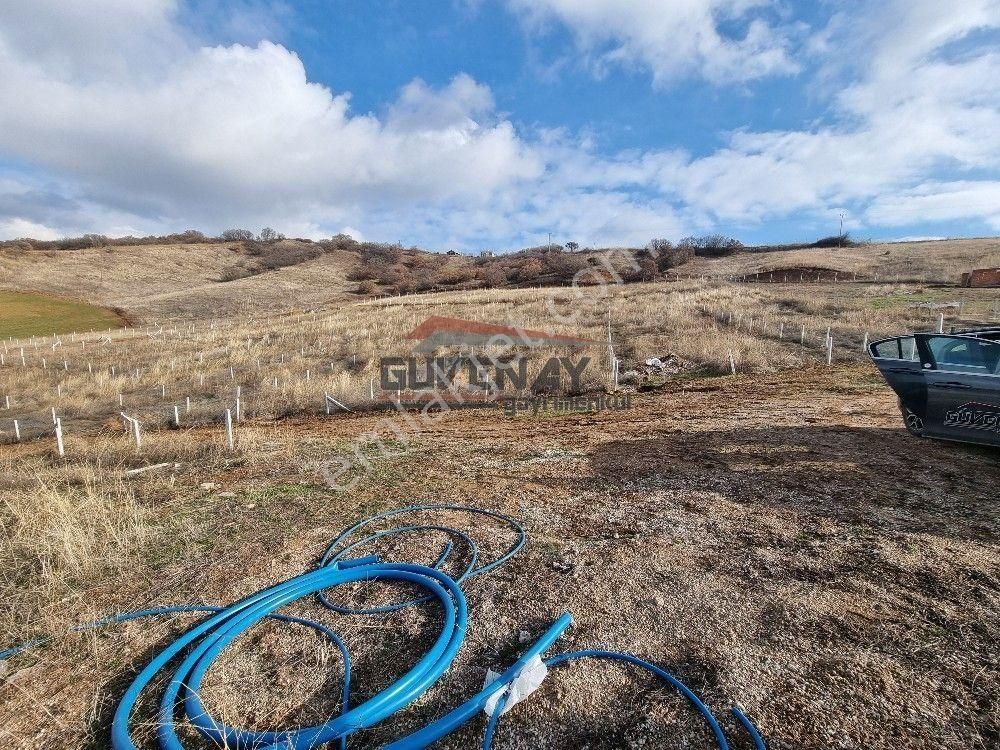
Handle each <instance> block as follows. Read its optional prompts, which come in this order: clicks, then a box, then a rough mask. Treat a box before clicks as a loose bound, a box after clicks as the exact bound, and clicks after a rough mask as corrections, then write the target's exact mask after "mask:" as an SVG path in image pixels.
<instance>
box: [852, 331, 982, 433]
mask: <svg viewBox="0 0 1000 750" xmlns="http://www.w3.org/2000/svg"><path fill="white" fill-rule="evenodd" d="M868 352H869V354H871V357H872V359H873V360H874V361H875V365H876V366H877V367H878V369H879V371H880V372H881V373H882V376H883V377H884V378H885V380H886V382H887V383H888V384H889V386H890V387H891V388H892V389H893V390H894V391H895V392H896V394H897V395H898V396H899V408H900V410H901V411H902V412H903V420H904V422H905V423H906V429H907V430H909V431H910V432H911V433H912V434H914V435H918V436H921V437H933V438H944V439H946V440H961V441H964V442H968V443H979V444H981V445H1000V327H998V328H982V329H978V330H969V331H958V332H957V333H951V334H944V333H916V334H911V335H909V336H896V337H895V338H891V339H884V340H882V341H876V342H874V343H872V344H870V345H869V347H868Z"/></svg>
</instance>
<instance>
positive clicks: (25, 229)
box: [0, 217, 62, 240]
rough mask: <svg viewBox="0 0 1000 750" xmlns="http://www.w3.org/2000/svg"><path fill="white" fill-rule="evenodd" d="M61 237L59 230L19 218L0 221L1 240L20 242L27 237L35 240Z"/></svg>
mask: <svg viewBox="0 0 1000 750" xmlns="http://www.w3.org/2000/svg"><path fill="white" fill-rule="evenodd" d="M61 236H62V235H61V233H60V232H59V231H58V230H56V229H52V228H51V227H47V226H45V225H44V224H38V223H36V222H34V221H28V220H27V219H21V218H19V217H11V218H8V219H0V240H19V239H22V238H25V237H30V238H31V239H35V240H55V239H59V237H61Z"/></svg>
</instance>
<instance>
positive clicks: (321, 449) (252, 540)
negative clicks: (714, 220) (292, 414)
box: [0, 366, 1000, 750]
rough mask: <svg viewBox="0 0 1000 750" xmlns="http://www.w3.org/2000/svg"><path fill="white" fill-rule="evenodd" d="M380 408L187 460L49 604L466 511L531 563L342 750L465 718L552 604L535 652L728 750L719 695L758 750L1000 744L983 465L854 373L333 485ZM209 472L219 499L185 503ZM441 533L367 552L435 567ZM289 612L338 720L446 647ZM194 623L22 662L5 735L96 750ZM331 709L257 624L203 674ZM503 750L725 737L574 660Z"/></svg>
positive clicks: (665, 404)
mask: <svg viewBox="0 0 1000 750" xmlns="http://www.w3.org/2000/svg"><path fill="white" fill-rule="evenodd" d="M380 418H381V417H379V416H374V415H355V416H340V417H332V418H326V419H308V420H306V419H303V420H299V421H295V420H292V421H284V422H281V423H280V425H279V424H276V425H274V426H273V427H271V428H267V429H265V430H264V432H263V437H262V438H260V439H259V441H258V443H257V445H256V448H255V451H254V456H253V458H252V459H241V460H234V461H232V462H231V463H230V464H229V465H227V466H225V467H222V468H221V470H220V469H219V468H218V467H213V468H212V472H213V473H212V474H211V475H209V474H208V469H207V467H205V466H200V465H199V464H198V463H197V461H191V462H186V463H184V464H183V466H182V467H181V468H180V469H178V470H177V471H176V473H175V475H174V476H172V477H171V478H170V481H169V483H168V482H166V481H162V482H160V483H159V484H157V485H155V487H156V489H155V490H153V489H151V490H149V491H148V492H147V494H146V496H145V497H144V498H143V499H144V502H145V503H147V504H148V505H149V506H150V508H151V509H152V512H153V513H155V516H156V517H157V518H158V519H160V524H161V526H162V530H163V532H164V533H163V534H161V535H160V536H158V537H156V538H155V540H153V541H150V542H149V545H150V547H151V549H149V550H146V551H145V553H144V555H143V556H142V562H141V564H139V563H137V565H136V566H135V567H134V568H132V569H130V570H128V571H126V572H123V573H122V574H119V575H115V576H110V577H109V578H108V580H106V581H104V582H103V583H102V584H100V585H97V586H94V587H92V588H90V589H89V590H87V591H82V592H79V594H78V595H77V596H76V597H74V598H73V599H72V600H67V601H65V602H63V603H62V604H61V607H62V609H63V610H66V611H67V614H66V617H67V618H68V619H69V621H73V620H74V619H76V620H85V619H87V616H90V615H93V614H97V613H100V612H110V611H116V610H118V611H120V610H128V609H133V608H137V607H139V606H146V605H150V604H166V603H177V602H192V601H200V602H207V603H227V602H229V601H232V600H234V599H236V598H238V597H240V596H243V595H245V594H248V593H250V592H252V591H255V590H257V589H260V588H262V587H263V586H265V585H267V584H269V583H273V582H277V581H279V580H282V579H283V578H286V577H289V576H291V575H294V574H295V573H297V572H300V571H302V570H304V569H307V568H309V567H310V566H312V565H313V564H315V561H316V558H317V556H318V555H319V554H320V553H321V552H322V549H323V547H324V546H325V544H326V542H327V541H328V540H329V539H330V538H332V537H333V536H335V534H336V533H337V531H339V530H340V529H341V528H343V527H344V526H346V525H348V524H349V523H351V522H353V521H355V520H359V519H360V518H363V517H365V516H367V515H369V514H371V513H375V512H379V511H381V510H386V509H390V508H394V507H401V506H405V505H410V504H414V503H462V504H472V505H476V506H480V507H483V508H488V509H492V510H496V511H499V512H502V513H506V514H509V515H510V516H513V517H515V518H517V519H518V520H520V521H521V522H522V523H523V524H524V525H525V527H526V529H527V532H528V536H529V542H528V545H527V547H526V548H525V550H524V551H523V552H522V553H521V554H519V555H518V556H517V557H515V558H514V559H513V560H512V561H511V562H509V563H508V564H507V565H505V566H503V567H502V568H500V569H499V570H497V571H496V572H494V573H492V574H490V575H488V576H485V577H482V578H477V579H473V580H472V581H470V582H469V583H468V585H467V586H466V587H465V588H466V591H467V594H468V597H469V603H470V610H471V627H470V630H469V636H468V638H467V640H466V643H465V646H464V647H463V650H462V652H461V654H460V656H459V659H458V660H457V661H456V663H455V665H454V666H453V668H452V670H451V671H450V672H449V673H448V675H446V677H445V678H444V679H443V680H442V681H441V682H440V683H439V684H438V685H437V686H436V687H435V688H434V689H433V690H432V691H431V692H429V693H428V694H427V696H425V698H424V699H422V700H421V701H420V702H419V703H418V704H417V705H415V706H414V707H412V708H411V709H409V710H408V711H406V712H404V713H403V714H402V715H400V716H398V717H396V718H393V719H392V720H391V721H389V722H387V723H385V724H384V725H381V726H379V727H377V728H376V729H374V730H372V731H369V732H367V733H363V734H360V735H356V736H355V737H354V738H352V740H351V742H350V743H349V745H348V746H349V747H351V748H356V749H358V750H361V749H362V748H374V747H378V746H380V745H381V744H382V743H383V742H384V741H386V740H388V739H391V738H393V737H397V736H400V735H401V734H403V733H404V732H405V731H406V730H407V729H411V728H413V727H415V726H417V725H419V724H421V723H424V722H426V721H427V720H428V719H430V718H433V717H434V716H438V715H440V714H441V713H443V712H444V711H445V710H446V709H447V708H450V707H453V706H455V705H457V704H458V703H459V702H461V700H462V699H463V698H464V697H466V696H469V695H471V694H472V693H473V692H475V691H476V690H477V689H478V688H479V687H481V685H482V680H483V675H484V671H485V669H486V668H488V667H491V666H492V667H505V666H506V665H507V664H509V663H510V661H512V660H513V659H514V658H516V656H517V654H518V653H519V652H520V651H521V650H523V648H524V645H523V644H522V643H521V641H524V640H526V639H528V637H529V636H530V637H531V639H532V640H533V637H534V636H536V635H538V634H540V633H541V631H542V630H543V629H544V628H545V627H546V626H547V625H548V624H550V623H551V622H552V621H553V620H554V619H555V618H556V617H557V616H558V615H559V614H561V613H562V612H564V611H569V612H571V613H572V614H573V616H574V618H575V625H574V627H573V628H572V629H571V630H570V631H569V633H568V635H567V636H565V637H564V638H562V639H560V641H559V642H557V644H556V645H555V647H554V648H553V649H552V650H551V651H550V652H549V653H550V654H554V653H560V652H563V651H566V650H570V649H578V648H607V649H613V650H621V651H628V652H631V653H634V654H636V655H639V656H641V657H644V658H646V659H649V660H651V661H654V662H656V663H657V664H660V665H662V666H663V667H665V668H666V669H668V670H669V671H671V672H672V673H673V674H675V675H676V676H677V677H678V678H680V679H681V680H682V681H684V682H686V683H687V684H688V685H689V686H690V687H691V688H692V689H694V690H695V691H696V692H697V693H698V694H699V695H700V696H701V697H702V698H703V699H704V700H705V701H706V702H707V703H708V705H709V706H710V707H711V708H712V709H713V711H714V712H715V714H716V716H718V717H720V719H721V720H722V723H723V726H724V727H725V728H726V731H727V734H729V736H730V737H732V738H734V739H735V742H734V744H733V747H734V748H737V750H740V749H741V748H749V747H751V744H750V743H749V740H748V739H747V738H746V735H745V734H742V733H741V732H740V730H739V728H738V727H737V725H736V723H735V721H734V720H733V719H732V718H731V717H729V716H728V707H729V706H730V705H731V704H733V703H737V702H738V703H739V704H740V705H741V706H743V708H744V710H745V711H746V713H747V714H748V715H749V716H750V717H751V718H752V719H753V720H754V721H755V722H756V723H757V725H758V726H759V727H760V729H761V730H762V732H763V734H764V736H765V737H766V738H767V739H768V742H769V747H770V748H772V750H792V749H793V748H794V749H797V750H798V749H801V750H810V749H815V750H819V749H820V748H823V749H826V748H859V749H860V748H866V749H883V748H884V749H886V750H888V749H889V748H900V747H905V748H912V749H913V750H919V749H922V748H928V749H929V748H953V749H954V750H959V749H962V750H967V749H970V748H983V749H985V748H994V747H996V746H997V744H998V742H1000V702H998V693H1000V690H998V688H1000V657H998V653H997V643H998V639H1000V554H998V553H1000V542H998V536H997V526H998V523H997V514H996V506H995V504H996V501H997V486H998V480H1000V453H998V452H997V451H994V450H990V449H985V448H977V447H974V446H966V445H959V444H948V443H940V442H929V441H922V440H919V439H916V438H912V437H910V436H909V435H907V434H906V433H905V432H904V431H903V430H902V428H901V424H900V419H899V417H898V412H897V411H896V407H895V403H894V400H893V398H892V397H891V396H890V394H889V392H888V391H887V389H886V388H885V387H884V386H883V385H882V384H881V383H880V381H879V380H878V378H877V374H876V373H874V371H873V370H872V369H871V368H870V367H867V366H846V367H844V368H835V369H834V370H828V369H826V368H815V369H812V370H805V371H800V372H794V373H782V374H778V375H773V376H758V377H753V378H751V377H737V378H710V379H702V380H690V381H683V382H674V383H670V384H668V385H667V386H666V387H665V388H664V389H663V390H662V391H659V392H652V393H642V394H638V395H637V396H636V397H635V400H634V403H633V407H632V408H631V409H630V410H628V411H625V412H603V413H590V414H580V415H567V416H556V415H545V414H540V415H538V416H522V417H514V418H511V417H506V416H504V415H503V414H502V413H501V412H499V411H497V410H474V411H463V412H454V413H451V414H448V415H446V416H443V417H442V418H441V419H440V420H439V421H438V422H437V423H436V424H434V425H432V426H425V427H424V428H423V429H422V430H421V431H420V432H418V433H415V434H414V435H413V436H412V444H411V450H410V451H409V452H408V453H407V454H406V455H402V456H399V457H395V458H382V459H377V460H374V461H373V471H371V472H369V473H365V474H361V475H359V481H358V483H357V485H356V486H355V487H354V488H353V489H352V490H350V491H348V492H343V493H340V492H336V491H334V490H331V489H329V488H328V487H327V486H326V485H325V483H324V481H323V479H322V476H321V473H320V470H319V468H318V463H321V462H323V461H324V460H328V459H330V458H331V457H333V456H335V455H342V454H345V453H347V452H349V450H350V446H351V441H352V440H353V439H354V438H356V437H357V436H358V435H359V434H361V433H363V432H365V431H368V430H371V429H372V428H373V427H374V426H375V425H376V422H377V420H378V419H380ZM204 439H205V440H210V439H211V440H214V439H216V437H215V436H214V435H213V436H211V437H209V436H207V435H206V437H205V438H204ZM24 450H33V449H30V448H25V449H24ZM207 481H211V482H214V483H216V484H217V485H218V486H217V487H215V488H211V489H210V490H208V491H206V490H203V489H200V485H201V483H203V482H207ZM434 519H435V520H436V521H446V522H452V523H454V524H456V525H459V526H461V525H462V524H465V525H466V528H467V529H468V531H469V532H470V533H471V534H472V535H473V536H474V537H475V538H476V539H477V541H479V542H480V543H481V544H482V546H483V550H484V554H485V555H487V556H489V555H491V554H498V553H499V551H500V550H502V549H503V547H504V546H505V545H506V544H508V543H509V542H510V541H511V538H510V535H509V533H507V532H506V531H504V530H502V529H500V528H499V527H496V528H494V527H492V526H491V525H490V524H482V523H477V522H471V523H470V522H469V521H468V520H467V519H465V518H463V517H462V516H461V515H460V514H453V513H448V514H436V515H435V516H434ZM442 543H443V540H442V539H432V538H428V539H425V540H412V541H411V542H410V543H408V544H407V545H406V548H405V549H402V548H401V549H397V550H384V552H387V553H388V554H390V555H391V554H393V553H394V552H395V554H398V555H401V556H405V557H408V558H410V559H415V560H417V561H421V562H425V563H428V564H430V563H433V561H434V560H435V559H436V557H437V555H438V554H439V552H440V550H441V546H442ZM154 547H155V549H154ZM460 562H461V560H460V559H457V560H456V561H455V564H459V563H460ZM297 611H299V612H301V613H305V614H307V615H308V616H310V617H317V618H318V619H321V620H323V621H325V622H329V623H330V624H332V625H333V626H334V627H335V628H336V629H337V630H338V632H341V633H342V634H343V635H344V637H345V639H346V640H347V642H348V645H349V646H350V648H351V650H352V653H353V654H354V657H355V660H356V662H357V664H356V667H357V673H356V677H355V683H354V684H355V694H356V696H357V697H356V700H360V699H361V698H362V697H364V696H366V695H369V694H371V693H373V692H375V691H377V690H378V689H379V687H380V686H384V685H385V684H387V683H388V682H389V681H391V679H393V678H394V677H396V676H399V675H401V674H402V673H403V671H404V670H405V669H407V668H408V667H409V665H411V664H412V663H413V661H414V660H415V659H416V658H418V657H419V655H420V654H421V653H422V652H423V649H424V648H426V644H427V643H428V642H429V640H430V639H431V638H433V637H434V636H435V635H436V630H435V628H436V616H435V612H434V609H433V608H430V607H428V608H425V609H423V610H417V609H411V610H405V611H404V612H401V613H397V614H394V615H390V616H379V617H361V616H351V617H343V616H336V615H334V614H333V613H331V612H327V611H324V610H322V609H321V608H319V607H317V606H314V605H313V604H311V603H310V604H303V605H301V606H300V607H299V608H298V609H297ZM190 622H191V619H190V618H183V617H181V618H175V619H174V620H173V621H172V622H168V623H158V624H151V623H149V622H146V623H144V624H132V625H129V626H124V627H120V628H116V629H113V630H112V631H103V632H101V633H99V634H90V635H87V636H74V637H72V638H67V639H63V640H62V641H61V642H60V643H59V644H58V646H57V647H55V648H49V649H44V650H42V651H40V652H37V653H34V654H32V655H26V656H21V657H18V658H17V659H14V660H11V661H10V662H8V663H7V667H6V668H7V670H8V674H7V675H6V679H5V680H4V681H3V683H2V684H0V701H2V702H3V703H4V704H5V705H6V710H5V711H4V712H3V715H4V717H5V718H4V720H3V723H4V724H5V726H3V727H2V728H0V736H2V737H4V738H6V740H7V742H8V745H9V746H10V747H19V748H20V747H25V748H26V747H33V748H67V747H88V748H103V747H107V746H108V743H107V740H106V738H107V731H108V730H107V727H108V722H109V721H110V715H111V713H112V712H113V707H114V705H115V703H116V702H117V699H118V698H119V697H120V694H121V692H122V690H123V689H124V687H125V685H127V682H128V677H129V676H130V675H131V674H134V670H135V669H137V668H141V666H142V665H143V664H144V660H145V659H148V658H149V656H150V654H151V653H154V652H155V650H156V647H157V646H158V645H159V646H162V645H163V644H164V643H165V639H166V638H167V637H168V635H169V634H171V633H173V634H176V633H177V632H179V631H180V629H181V628H182V627H183V626H184V625H186V624H190ZM0 669H2V667H0ZM339 690H340V666H339V662H338V661H337V659H336V658H335V657H334V655H333V654H331V653H329V649H328V648H326V647H323V646H322V645H321V644H320V643H319V641H318V640H317V639H316V638H315V636H311V635H308V634H306V633H304V632H303V631H301V630H300V629H298V628H288V627H286V626H271V625H266V626H261V627H260V628H258V629H257V630H256V631H254V632H252V633H251V634H248V635H246V636H244V637H243V638H241V639H240V640H239V641H237V643H236V644H234V646H233V647H232V649H230V652H229V655H228V657H227V659H226V660H225V661H224V663H223V664H221V665H220V666H219V668H218V669H216V670H214V671H213V672H212V673H210V674H209V678H208V680H207V682H206V701H207V703H208V705H209V707H210V708H211V709H212V710H213V711H217V712H218V715H219V717H220V718H223V719H228V720H230V721H234V722H243V723H244V724H249V725H255V726H258V727H263V726H273V725H276V724H281V725H283V726H288V725H294V724H295V723H296V722H299V721H308V720H322V718H323V716H325V715H329V714H330V713H332V712H334V711H335V706H336V701H337V697H338V695H339ZM482 730H483V721H482V720H481V719H479V720H475V721H473V722H472V723H471V724H470V725H468V726H467V727H466V728H465V729H463V730H462V731H461V732H459V733H457V734H456V735H454V736H453V737H451V738H450V739H449V740H447V741H445V742H442V743H441V745H440V746H441V747H448V748H471V747H476V746H478V743H479V742H480V741H481V736H482ZM494 747H496V748H502V749H505V750H510V749H513V748H518V749H523V750H528V749H529V748H539V747H541V748H546V747H548V748H593V749H594V750H597V749H598V748H618V747H635V748H641V747H660V748H694V749H698V748H709V747H714V745H713V744H712V742H711V736H710V734H709V733H708V731H707V729H706V727H705V726H704V724H703V723H701V721H700V720H699V719H698V717H697V714H696V713H695V712H694V711H693V710H692V709H691V708H690V707H689V706H688V705H687V704H686V703H685V701H684V700H683V699H682V698H681V697H680V696H678V695H677V694H675V693H673V692H672V691H670V690H666V689H664V688H663V687H662V686H661V685H659V684H656V683H654V682H653V681H652V680H651V679H650V678H649V677H648V676H646V675H642V674H636V673H634V672H631V671H628V670H624V669H621V668H619V667H614V666H609V665H603V664H599V663H596V662H586V663H579V664H570V665H564V666H560V667H558V668H556V669H555V670H554V671H553V672H552V673H551V674H550V675H549V677H548V679H547V680H546V682H545V683H544V684H543V686H542V688H541V690H540V691H539V692H538V693H536V694H535V695H533V696H532V697H531V698H530V699H529V700H528V701H527V702H525V703H523V704H520V705H518V706H517V707H516V708H515V709H514V710H513V711H512V712H511V713H509V714H507V715H506V716H505V717H504V719H503V720H502V721H501V725H500V729H499V732H498V736H497V740H496V743H495V745H494Z"/></svg>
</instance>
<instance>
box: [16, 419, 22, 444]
mask: <svg viewBox="0 0 1000 750" xmlns="http://www.w3.org/2000/svg"><path fill="white" fill-rule="evenodd" d="M14 440H15V442H18V443H20V442H21V425H19V424H18V423H17V420H16V419H15V420H14Z"/></svg>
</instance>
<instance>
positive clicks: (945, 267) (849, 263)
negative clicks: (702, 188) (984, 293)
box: [678, 237, 1000, 284]
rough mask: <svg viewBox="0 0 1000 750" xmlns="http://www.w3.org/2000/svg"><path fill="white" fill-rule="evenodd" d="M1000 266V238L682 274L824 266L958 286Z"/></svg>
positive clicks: (708, 264) (863, 249)
mask: <svg viewBox="0 0 1000 750" xmlns="http://www.w3.org/2000/svg"><path fill="white" fill-rule="evenodd" d="M998 266H1000V238H996V237H984V238H980V239H968V240H938V241H930V242H889V243H882V242H880V243H872V244H868V245H861V246H858V247H846V248H842V249H839V250H838V249H836V248H832V249H828V248H810V249H803V250H782V251H770V252H762V253H740V254H738V255H733V256H730V257H728V258H719V259H708V258H698V259H696V260H695V261H693V262H692V263H688V264H687V265H685V266H683V267H681V268H680V269H678V270H679V272H680V273H682V274H689V273H693V274H707V275H710V276H731V275H736V276H742V275H747V274H755V273H758V272H760V271H771V270H778V269H782V268H824V269H830V270H833V271H841V272H843V273H844V274H854V273H857V274H858V275H859V276H863V277H865V278H868V279H874V278H876V277H877V278H878V279H879V280H884V281H896V280H897V279H898V280H899V281H903V282H917V283H927V282H935V283H949V284H956V283H958V281H959V278H960V277H961V275H962V274H963V273H965V272H966V271H969V270H971V269H973V268H993V267H998Z"/></svg>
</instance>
